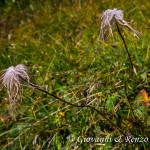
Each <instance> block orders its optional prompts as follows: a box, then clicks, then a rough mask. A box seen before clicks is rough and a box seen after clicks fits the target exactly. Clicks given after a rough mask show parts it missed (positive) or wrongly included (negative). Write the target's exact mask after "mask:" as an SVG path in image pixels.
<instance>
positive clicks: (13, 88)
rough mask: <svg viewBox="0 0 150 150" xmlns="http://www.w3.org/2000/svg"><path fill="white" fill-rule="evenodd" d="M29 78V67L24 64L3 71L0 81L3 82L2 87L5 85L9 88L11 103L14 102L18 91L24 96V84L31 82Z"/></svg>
mask: <svg viewBox="0 0 150 150" xmlns="http://www.w3.org/2000/svg"><path fill="white" fill-rule="evenodd" d="M29 80H30V78H29V75H28V74H27V68H26V66H24V65H23V64H19V65H17V66H16V67H14V66H11V67H9V68H8V69H6V70H3V71H1V77H0V81H1V83H2V88H4V87H5V88H6V89H7V93H8V95H9V102H10V104H11V103H12V102H13V103H14V100H15V99H16V97H17V95H18V93H20V96H22V93H23V88H22V86H23V85H25V84H26V83H29ZM2 88H1V89H2Z"/></svg>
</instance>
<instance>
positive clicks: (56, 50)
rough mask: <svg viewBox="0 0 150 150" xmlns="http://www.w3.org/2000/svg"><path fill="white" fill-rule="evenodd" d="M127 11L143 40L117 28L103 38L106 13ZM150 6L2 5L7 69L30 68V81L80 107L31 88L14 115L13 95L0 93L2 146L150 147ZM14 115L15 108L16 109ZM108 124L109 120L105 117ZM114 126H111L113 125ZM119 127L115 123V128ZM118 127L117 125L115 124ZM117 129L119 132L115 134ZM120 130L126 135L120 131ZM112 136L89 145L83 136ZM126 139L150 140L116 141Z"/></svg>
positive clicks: (52, 1) (41, 1) (69, 0)
mask: <svg viewBox="0 0 150 150" xmlns="http://www.w3.org/2000/svg"><path fill="white" fill-rule="evenodd" d="M113 8H118V9H121V10H123V11H124V14H125V16H124V17H125V20H126V21H129V22H131V23H130V25H131V26H132V27H133V28H134V29H136V30H137V31H139V32H140V33H142V34H143V37H139V39H137V37H134V36H133V35H132V33H131V32H130V31H128V30H126V32H127V33H126V32H125V31H124V30H123V29H122V27H121V26H119V27H120V30H121V33H122V35H123V36H124V38H125V40H126V44H127V46H128V50H129V53H130V55H131V58H132V62H133V65H134V74H133V76H132V78H131V79H130V80H129V81H128V83H127V92H128V96H129V99H130V101H131V105H132V108H133V111H134V114H135V116H136V118H137V120H135V119H134V116H133V114H132V110H131V108H130V106H129V103H128V100H127V97H126V94H125V88H124V84H125V82H126V80H127V79H128V78H129V76H130V74H131V67H132V66H131V64H130V61H129V58H128V55H127V53H126V51H125V48H124V45H123V43H122V40H121V38H120V36H119V35H118V33H117V28H116V27H114V30H113V36H114V41H113V40H112V38H111V37H110V38H108V39H107V40H106V41H103V40H101V39H99V38H98V37H99V34H100V26H101V20H100V19H99V17H100V14H101V13H103V12H104V11H105V10H107V9H113ZM149 8H150V2H149V1H148V0H143V1H140V0H135V1H126V0H122V1H114V0H112V1H110V0H100V1H99V0H88V1H86V0H77V1H75V0H64V1H62V0H35V1H33V0H29V1H26V0H4V1H1V2H0V14H1V15H0V71H1V70H4V69H7V68H8V67H10V66H16V65H18V64H24V65H26V66H27V67H28V68H29V70H30V74H31V80H30V81H31V82H32V83H35V84H37V85H38V86H39V87H41V88H42V89H44V90H46V91H48V92H49V93H52V94H53V95H56V96H57V97H60V98H62V99H64V100H65V101H67V102H69V103H72V104H76V105H79V106H80V105H90V106H92V107H94V108H95V109H97V110H98V111H99V112H101V114H100V113H98V112H97V111H95V110H94V109H90V108H89V107H84V108H80V107H74V106H70V105H68V104H66V103H63V102H62V101H60V100H57V99H56V98H54V97H52V96H49V95H47V94H45V93H43V92H40V91H37V90H35V89H34V88H31V87H28V86H26V87H23V89H24V91H23V97H22V102H21V101H20V99H19V97H18V98H17V99H16V108H14V109H13V111H12V112H11V114H10V104H9V101H8V94H7V90H6V89H5V88H3V89H2V90H1V91H0V148H1V149H3V150H5V149H11V150H12V149H14V150H15V149H21V150H23V149H39V150H41V149H43V150H45V149H51V150H60V149H62V150H63V149H68V150H70V149H102V150H107V149H108V150H109V149H120V150H121V149H122V150H124V149H137V150H138V149H145V150H146V149H148V148H149V142H150V116H149V114H150V95H149V93H150V60H149V56H150V44H149V40H150V35H149V31H150V18H149V17H150V14H149ZM11 109H12V108H11ZM106 118H107V119H106ZM109 120H110V121H109ZM111 122H112V123H111ZM114 125H115V126H114ZM116 127H117V128H116ZM118 129H119V130H118ZM80 136H82V138H83V137H93V138H98V137H99V138H108V137H111V139H112V141H110V142H101V143H100V142H90V143H89V142H82V143H80V144H79V142H78V137H80ZM119 136H122V137H124V136H131V137H146V138H148V139H149V141H148V142H133V143H126V142H125V141H124V140H122V142H115V141H114V139H115V138H116V137H119Z"/></svg>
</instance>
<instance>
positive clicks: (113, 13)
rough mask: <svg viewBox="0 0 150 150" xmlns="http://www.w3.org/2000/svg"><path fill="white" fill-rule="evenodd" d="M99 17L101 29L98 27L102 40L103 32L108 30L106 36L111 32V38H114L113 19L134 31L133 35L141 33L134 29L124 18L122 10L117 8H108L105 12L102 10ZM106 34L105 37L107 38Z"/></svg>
mask: <svg viewBox="0 0 150 150" xmlns="http://www.w3.org/2000/svg"><path fill="white" fill-rule="evenodd" d="M100 19H101V20H102V21H101V29H100V36H101V37H102V39H103V40H105V39H106V38H105V32H106V31H109V34H108V36H109V35H110V34H111V35H112V38H113V40H114V37H113V32H112V30H113V25H114V23H115V21H116V22H117V23H118V24H120V25H122V26H123V27H127V28H128V29H129V30H130V31H132V32H133V33H134V35H135V36H137V37H138V35H140V36H141V35H142V34H141V33H140V32H138V31H136V30H134V29H133V28H132V27H131V26H130V25H129V24H128V22H127V21H125V20H124V12H123V11H122V10H118V9H117V8H114V9H113V10H112V9H108V10H106V11H105V12H103V13H102V14H101V15H100ZM108 36H107V38H108Z"/></svg>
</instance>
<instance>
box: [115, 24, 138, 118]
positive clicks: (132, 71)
mask: <svg viewBox="0 0 150 150" xmlns="http://www.w3.org/2000/svg"><path fill="white" fill-rule="evenodd" d="M116 26H117V30H118V33H119V36H120V37H121V39H122V41H123V44H124V46H125V49H126V52H127V54H128V57H129V60H130V63H131V66H132V70H131V75H130V76H129V78H128V79H127V80H126V81H125V85H124V88H125V94H126V97H127V100H128V103H129V106H130V109H131V111H132V114H133V116H134V119H135V121H137V118H136V116H135V114H134V111H133V108H132V105H131V102H130V99H129V96H128V94H127V83H128V81H129V80H130V79H131V77H132V76H133V73H134V66H133V63H132V59H131V56H130V54H129V51H128V48H127V45H126V42H125V39H124V37H123V36H122V34H121V32H120V29H119V26H118V23H117V21H116Z"/></svg>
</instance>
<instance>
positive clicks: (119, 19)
mask: <svg viewBox="0 0 150 150" xmlns="http://www.w3.org/2000/svg"><path fill="white" fill-rule="evenodd" d="M100 19H101V20H102V21H101V29H100V36H101V37H102V39H103V40H106V39H107V38H108V36H109V35H110V34H111V35H112V38H113V40H114V37H113V32H112V30H113V26H114V24H116V27H117V31H118V34H119V36H120V37H121V39H122V41H123V44H124V46H125V49H126V52H127V54H128V57H129V60H130V63H131V66H132V70H131V75H130V76H129V78H128V79H127V80H126V81H125V85H124V88H125V94H126V97H127V100H128V103H129V106H130V109H131V111H132V114H133V116H134V119H135V121H137V119H136V116H135V114H134V111H133V108H132V105H131V102H130V100H129V96H128V94H127V82H128V81H129V80H130V79H131V77H132V76H133V73H134V66H133V63H132V60H131V56H130V54H129V51H128V48H127V45H126V42H125V39H124V37H123V36H122V34H121V31H120V29H119V25H122V26H123V29H124V30H125V27H127V28H128V29H129V30H130V31H131V32H132V33H133V34H134V35H135V36H136V37H137V38H138V35H140V36H142V34H141V33H140V32H138V31H136V30H135V29H133V28H132V27H131V26H130V25H129V24H128V22H127V21H125V20H124V13H123V11H122V10H118V9H117V8H114V9H113V10H111V9H108V10H106V11H105V12H103V13H102V14H101V15H100ZM108 30H110V33H109V34H108V36H107V37H106V38H105V32H106V31H108Z"/></svg>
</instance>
